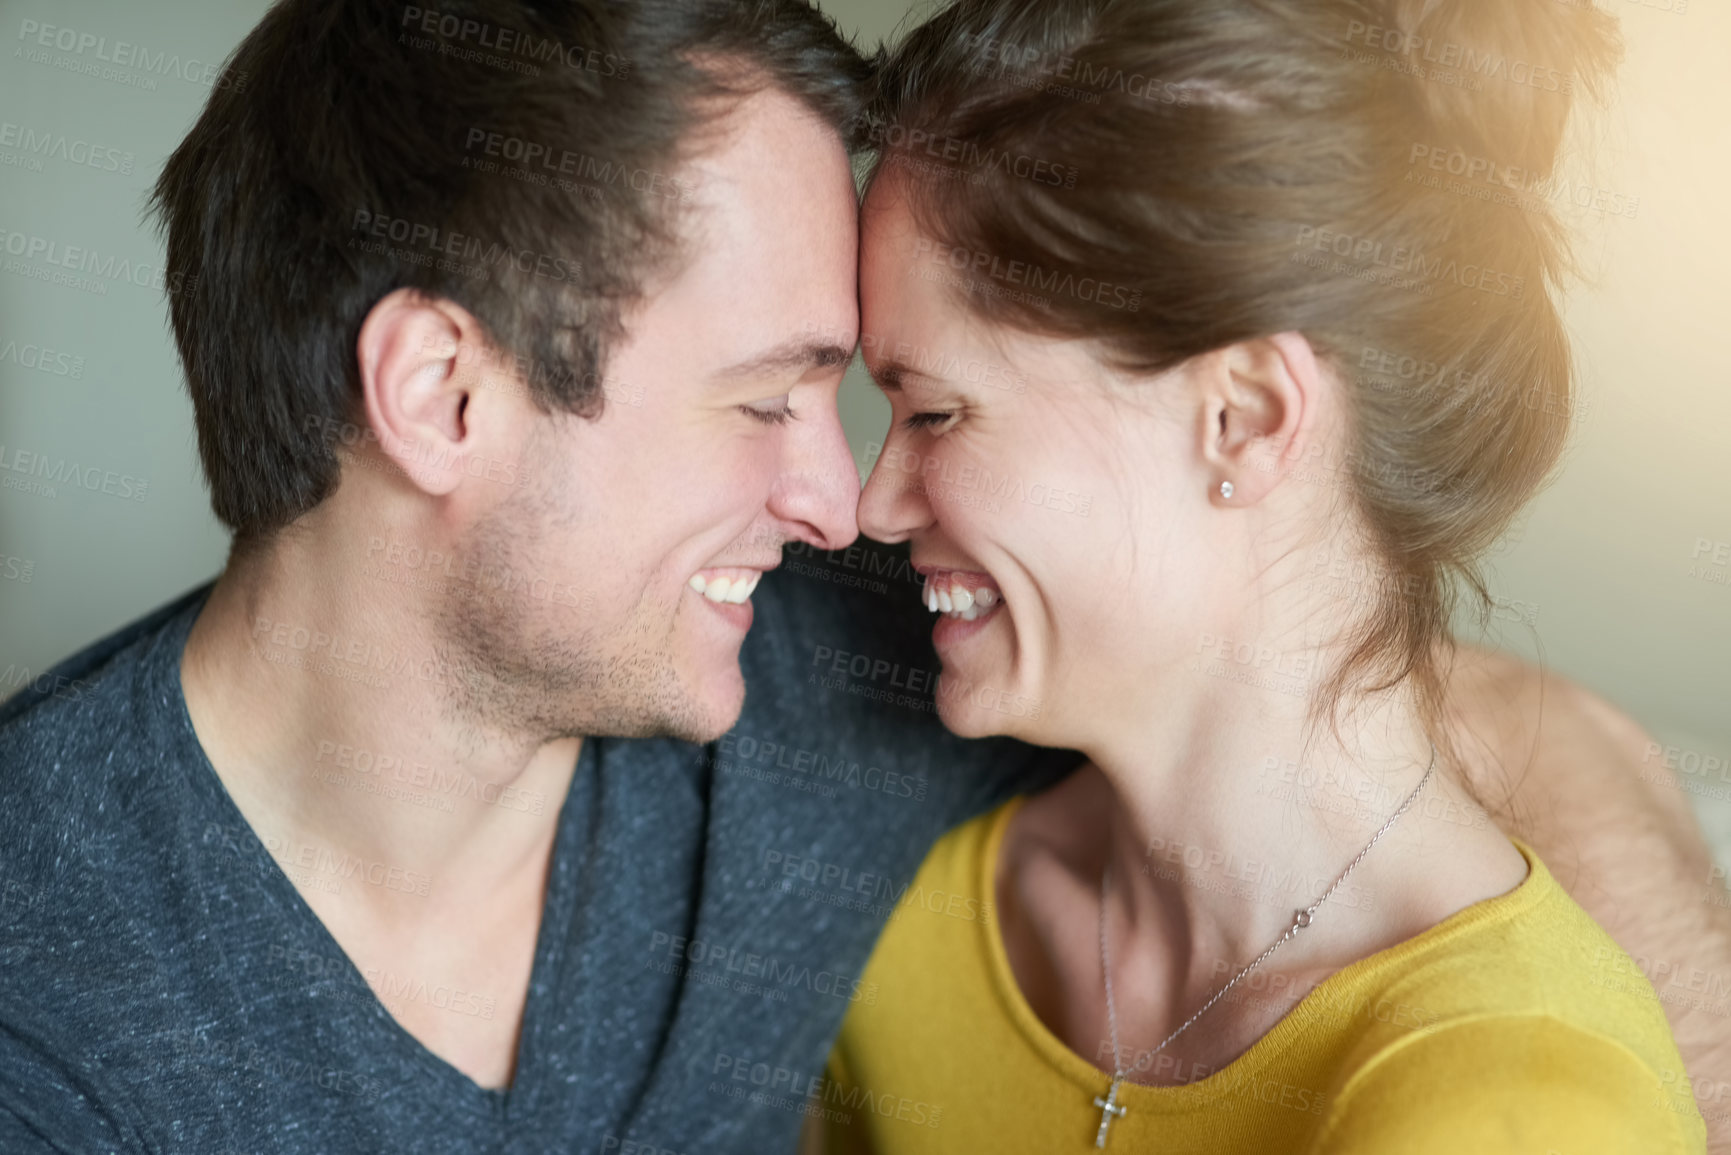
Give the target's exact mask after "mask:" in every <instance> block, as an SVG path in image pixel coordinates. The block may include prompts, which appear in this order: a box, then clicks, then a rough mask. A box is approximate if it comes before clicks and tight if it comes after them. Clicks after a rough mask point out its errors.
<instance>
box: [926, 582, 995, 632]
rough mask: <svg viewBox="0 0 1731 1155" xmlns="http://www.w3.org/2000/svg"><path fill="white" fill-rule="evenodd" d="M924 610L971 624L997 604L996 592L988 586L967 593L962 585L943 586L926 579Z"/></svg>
mask: <svg viewBox="0 0 1731 1155" xmlns="http://www.w3.org/2000/svg"><path fill="white" fill-rule="evenodd" d="M923 600H924V601H925V603H926V609H928V610H930V611H931V612H932V613H934V614H936V613H944V614H948V615H949V616H950V617H952V618H959V619H961V620H962V621H964V622H971V621H973V620H974V619H975V618H977V617H979V616H980V615H982V614H985V613H988V612H990V610H991V608H992V607H993V606H995V605H997V604H998V591H997V590H995V589H993V588H991V587H990V586H981V587H980V588H979V589H977V590H974V591H972V592H969V590H968V588H967V587H966V586H963V585H944V584H942V583H940V582H938V581H936V580H935V579H933V578H931V577H927V578H926V589H925V595H924V599H923Z"/></svg>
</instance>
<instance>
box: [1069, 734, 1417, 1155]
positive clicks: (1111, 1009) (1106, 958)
mask: <svg viewBox="0 0 1731 1155" xmlns="http://www.w3.org/2000/svg"><path fill="white" fill-rule="evenodd" d="M1435 770H1436V746H1435V745H1434V744H1433V745H1432V746H1431V748H1430V765H1428V766H1426V767H1425V771H1424V777H1423V778H1420V779H1419V780H1418V785H1417V786H1414V787H1413V788H1412V793H1411V794H1408V795H1407V796H1406V801H1405V802H1402V803H1401V804H1400V808H1399V809H1398V810H1396V811H1395V812H1394V813H1393V814H1391V815H1390V816H1389V819H1388V821H1387V822H1384V823H1383V824H1382V828H1381V829H1380V830H1378V831H1377V832H1376V833H1375V834H1373V835H1371V837H1370V841H1369V842H1367V843H1365V844H1364V849H1363V850H1361V851H1359V852H1358V856H1357V857H1355V858H1354V859H1353V860H1352V861H1351V862H1349V863H1347V864H1346V869H1345V870H1343V871H1341V872H1340V877H1339V878H1336V879H1335V880H1334V885H1333V886H1330V887H1329V888H1328V889H1327V890H1326V891H1324V892H1323V894H1322V897H1321V898H1319V899H1317V900H1316V901H1315V902H1313V903H1311V904H1310V905H1309V906H1307V907H1305V908H1304V909H1303V910H1295V911H1293V912H1292V925H1291V926H1289V927H1287V928H1286V931H1285V933H1284V934H1282V935H1281V936H1280V937H1279V938H1278V939H1276V940H1275V941H1274V945H1273V946H1271V947H1269V948H1268V949H1267V950H1265V951H1263V952H1262V953H1261V954H1259V955H1257V956H1256V959H1255V961H1253V962H1252V963H1251V964H1250V965H1249V966H1247V967H1245V968H1244V969H1243V970H1241V971H1239V972H1238V973H1237V974H1235V975H1233V976H1232V978H1231V979H1230V980H1228V981H1227V983H1226V985H1225V986H1223V987H1221V988H1220V989H1219V990H1218V991H1216V992H1215V993H1214V997H1213V998H1211V999H1209V1000H1208V1001H1207V1002H1205V1003H1203V1004H1202V1007H1201V1009H1199V1010H1198V1011H1197V1012H1196V1013H1195V1014H1193V1015H1191V1016H1190V1017H1189V1018H1188V1019H1186V1020H1184V1025H1183V1026H1181V1027H1179V1028H1178V1029H1177V1030H1175V1031H1173V1032H1172V1033H1171V1034H1170V1035H1167V1036H1166V1038H1165V1040H1164V1041H1163V1042H1161V1044H1160V1045H1159V1046H1158V1047H1155V1048H1154V1049H1153V1050H1152V1051H1149V1052H1148V1053H1147V1054H1145V1055H1143V1056H1142V1057H1141V1058H1140V1059H1137V1060H1136V1062H1135V1063H1134V1064H1132V1065H1131V1066H1128V1067H1126V1066H1124V1065H1123V1063H1122V1062H1120V1061H1119V1058H1118V1056H1119V1054H1120V1052H1119V1050H1118V1008H1117V1006H1116V1004H1115V1003H1114V1002H1113V1000H1112V954H1111V951H1110V950H1109V949H1108V948H1107V945H1106V880H1107V879H1108V878H1109V877H1110V875H1111V865H1112V860H1111V859H1110V858H1108V859H1107V860H1106V869H1104V870H1102V871H1101V872H1100V973H1101V974H1102V975H1104V976H1105V979H1106V1025H1107V1028H1108V1030H1109V1031H1110V1032H1111V1036H1112V1084H1111V1086H1109V1087H1108V1088H1107V1089H1106V1097H1105V1098H1104V1099H1102V1098H1100V1096H1098V1095H1096V1096H1094V1106H1096V1107H1098V1108H1100V1129H1099V1130H1098V1131H1096V1132H1095V1133H1094V1146H1095V1147H1096V1148H1103V1147H1105V1146H1106V1133H1107V1131H1108V1130H1109V1129H1110V1128H1111V1126H1112V1124H1113V1123H1114V1122H1115V1121H1117V1120H1119V1119H1122V1118H1123V1117H1124V1116H1125V1115H1127V1114H1129V1112H1130V1108H1128V1107H1126V1106H1124V1105H1123V1104H1122V1103H1120V1102H1118V1088H1119V1087H1120V1086H1122V1085H1123V1083H1124V1080H1125V1079H1126V1078H1127V1077H1128V1076H1130V1075H1131V1074H1134V1073H1135V1072H1137V1071H1141V1070H1144V1069H1145V1068H1146V1067H1147V1065H1148V1064H1149V1063H1151V1062H1153V1060H1154V1056H1156V1055H1158V1054H1159V1053H1160V1052H1161V1051H1164V1050H1165V1049H1166V1048H1167V1047H1168V1046H1169V1045H1170V1044H1171V1042H1172V1040H1173V1039H1176V1038H1177V1037H1178V1036H1179V1035H1182V1034H1183V1033H1184V1032H1185V1031H1187V1030H1189V1029H1190V1025H1191V1024H1192V1023H1194V1022H1195V1021H1196V1020H1197V1019H1200V1018H1201V1017H1202V1016H1203V1015H1205V1014H1207V1013H1208V1009H1209V1008H1210V1007H1212V1006H1213V1005H1214V1004H1215V1003H1217V1002H1219V1001H1220V1000H1221V999H1223V998H1225V997H1226V992H1227V991H1230V990H1231V989H1232V988H1233V987H1235V986H1237V985H1238V983H1239V981H1240V980H1241V979H1243V978H1244V976H1245V975H1247V974H1249V973H1250V972H1251V971H1253V970H1255V969H1256V968H1257V967H1259V966H1261V965H1262V964H1263V963H1265V962H1267V961H1268V956H1269V955H1272V954H1273V953H1274V952H1275V951H1277V950H1279V949H1280V948H1281V947H1283V946H1285V945H1286V943H1287V940H1288V939H1290V938H1292V937H1293V936H1294V935H1296V934H1297V933H1298V932H1299V931H1301V930H1303V929H1304V928H1305V927H1307V926H1309V925H1310V923H1311V920H1312V919H1314V918H1315V917H1316V912H1317V911H1318V910H1320V909H1322V904H1323V903H1325V902H1327V901H1328V900H1329V897H1330V896H1331V895H1333V894H1334V892H1335V891H1337V890H1339V889H1340V884H1341V883H1343V882H1345V881H1346V876H1347V875H1349V874H1351V873H1352V872H1353V871H1354V870H1355V869H1357V868H1358V864H1359V863H1361V862H1363V861H1364V857H1365V855H1367V854H1369V853H1370V848H1371V847H1373V846H1375V845H1376V844H1377V840H1378V839H1380V838H1381V837H1382V836H1383V835H1385V834H1387V833H1388V831H1389V828H1390V827H1391V826H1393V825H1394V824H1395V823H1396V822H1397V821H1399V820H1400V816H1401V815H1402V814H1405V813H1406V812H1407V810H1408V808H1409V807H1411V806H1412V804H1413V800H1414V799H1416V798H1417V797H1418V795H1419V791H1421V790H1423V789H1424V787H1425V783H1426V782H1429V781H1430V776H1431V774H1432V773H1434V772H1435Z"/></svg>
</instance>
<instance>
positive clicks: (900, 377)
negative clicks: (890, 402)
mask: <svg viewBox="0 0 1731 1155" xmlns="http://www.w3.org/2000/svg"><path fill="white" fill-rule="evenodd" d="M867 369H868V372H870V374H871V379H872V380H873V381H875V382H877V387H878V388H879V389H882V390H883V391H884V392H885V393H900V392H901V391H902V382H903V381H905V380H907V379H908V378H910V377H913V378H917V379H918V380H919V381H920V382H921V383H924V384H937V383H938V379H937V378H935V377H933V376H932V375H931V374H930V373H926V372H924V371H922V370H919V369H915V368H914V367H913V366H912V365H909V364H908V363H907V362H906V361H900V360H895V359H893V358H892V359H891V360H888V361H885V362H884V363H883V364H881V365H879V366H878V367H877V368H875V369H872V368H870V367H869V366H868V367H867Z"/></svg>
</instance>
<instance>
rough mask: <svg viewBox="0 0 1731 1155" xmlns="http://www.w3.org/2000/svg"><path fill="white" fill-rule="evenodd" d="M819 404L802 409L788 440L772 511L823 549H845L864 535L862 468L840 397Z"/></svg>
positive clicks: (777, 480)
mask: <svg viewBox="0 0 1731 1155" xmlns="http://www.w3.org/2000/svg"><path fill="white" fill-rule="evenodd" d="M815 410H816V411H814V412H811V413H809V414H807V413H802V414H800V419H799V421H798V422H797V423H796V427H795V430H794V431H793V435H792V436H790V437H788V438H787V439H786V441H785V442H784V446H785V451H784V453H783V456H782V469H781V476H780V477H779V478H777V479H776V485H775V489H774V491H773V492H772V493H771V495H770V512H771V513H772V514H774V515H775V516H776V518H778V519H779V520H781V521H782V522H785V523H789V524H791V525H793V526H795V527H798V529H797V531H796V532H795V534H794V536H796V537H798V538H800V539H801V540H803V541H806V542H808V543H809V544H811V545H813V546H816V547H817V548H818V549H821V550H832V549H844V548H846V547H847V546H848V545H849V544H851V543H852V542H853V540H854V539H855V538H856V537H858V536H859V523H858V522H857V521H855V520H854V518H855V514H856V512H857V510H858V507H859V468H858V467H857V466H856V465H854V460H853V450H852V449H850V448H848V443H847V433H846V431H845V430H843V429H842V425H841V414H840V413H839V412H838V411H837V409H836V406H835V399H834V397H833V396H832V397H831V398H830V399H829V403H828V404H826V405H822V406H817V407H815Z"/></svg>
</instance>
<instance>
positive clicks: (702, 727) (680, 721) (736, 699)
mask: <svg viewBox="0 0 1731 1155" xmlns="http://www.w3.org/2000/svg"><path fill="white" fill-rule="evenodd" d="M687 685H688V694H687V698H686V701H687V703H688V705H689V709H688V710H685V711H681V716H680V717H679V718H677V719H669V723H670V725H669V729H668V734H667V737H669V738H677V739H679V740H680V741H682V742H694V743H697V744H699V745H702V744H706V743H709V742H714V741H715V740H716V739H718V738H720V737H721V736H722V735H723V734H725V733H727V732H728V731H729V730H731V729H733V727H734V725H735V724H736V723H738V721H739V715H740V713H741V711H743V710H744V709H745V677H744V675H743V674H741V673H740V671H739V663H738V662H733V663H730V664H729V665H728V666H727V667H726V668H723V669H717V670H712V671H709V672H707V673H704V674H697V675H694V676H692V677H690V678H688V679H687Z"/></svg>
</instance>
